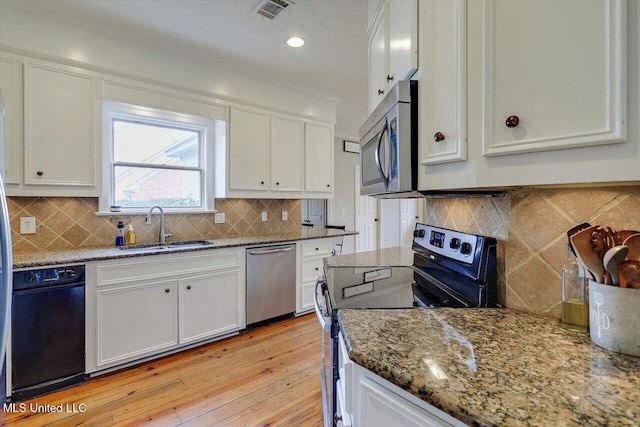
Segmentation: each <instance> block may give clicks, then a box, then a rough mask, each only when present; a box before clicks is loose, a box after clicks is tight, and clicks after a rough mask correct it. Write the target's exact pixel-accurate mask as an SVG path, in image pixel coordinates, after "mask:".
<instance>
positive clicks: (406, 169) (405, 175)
mask: <svg viewBox="0 0 640 427" xmlns="http://www.w3.org/2000/svg"><path fill="white" fill-rule="evenodd" d="M417 169H418V82H417V81H416V80H401V81H399V82H398V83H396V84H395V85H394V86H393V87H392V88H391V90H390V91H389V93H388V94H387V95H386V96H385V97H384V98H383V99H382V101H381V102H380V104H379V105H378V107H377V108H376V109H375V110H374V112H373V113H372V114H371V115H370V116H369V118H368V119H367V120H366V121H365V123H364V124H363V125H362V127H360V174H361V181H360V183H361V186H360V187H361V190H360V194H362V195H370V196H373V197H378V198H410V197H424V195H423V194H421V193H419V192H418V191H417V190H418V170H417Z"/></svg>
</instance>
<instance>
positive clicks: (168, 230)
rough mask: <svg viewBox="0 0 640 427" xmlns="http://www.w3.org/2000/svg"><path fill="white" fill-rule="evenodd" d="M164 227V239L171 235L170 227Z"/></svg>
mask: <svg viewBox="0 0 640 427" xmlns="http://www.w3.org/2000/svg"><path fill="white" fill-rule="evenodd" d="M165 229H166V231H167V232H166V233H164V238H165V240H166V239H168V238H169V237H171V229H170V228H169V227H165Z"/></svg>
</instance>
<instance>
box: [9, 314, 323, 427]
mask: <svg viewBox="0 0 640 427" xmlns="http://www.w3.org/2000/svg"><path fill="white" fill-rule="evenodd" d="M320 365H321V332H320V327H319V326H318V323H317V320H316V317H315V315H313V314H310V315H306V316H302V317H298V318H294V319H287V320H284V321H281V322H278V323H275V324H272V325H268V326H263V327H260V328H257V329H254V330H251V331H249V332H245V333H243V334H241V335H239V336H236V337H232V338H228V339H225V340H222V341H218V342H215V343H212V344H207V345H204V346H201V347H197V348H194V349H191V350H187V351H185V352H183V353H180V354H176V355H172V356H167V357H164V358H162V359H158V360H154V361H151V362H147V363H143V364H141V365H138V366H135V367H132V368H128V369H125V370H122V371H118V372H115V373H112V374H108V375H104V376H101V377H97V378H93V379H90V380H88V381H87V382H86V383H84V384H82V385H79V386H75V387H72V388H69V389H66V390H61V391H58V392H55V393H52V394H48V395H46V396H43V397H40V398H36V399H33V400H30V401H25V402H24V403H25V404H26V405H27V411H26V412H23V413H20V412H6V413H4V412H3V413H2V414H0V423H1V422H4V423H6V425H10V426H12V425H15V426H45V425H46V426H65V427H66V426H77V425H83V426H129V425H152V426H242V427H244V426H305V427H306V426H321V425H322V395H321V389H320ZM34 404H40V405H43V404H48V405H60V404H62V405H63V409H67V408H68V409H70V410H72V409H74V408H76V409H77V408H81V404H84V405H86V412H80V413H75V414H73V413H65V412H62V413H53V412H49V413H35V414H34V413H30V412H29V406H30V405H34Z"/></svg>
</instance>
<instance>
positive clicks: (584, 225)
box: [567, 222, 591, 255]
mask: <svg viewBox="0 0 640 427" xmlns="http://www.w3.org/2000/svg"><path fill="white" fill-rule="evenodd" d="M589 227H591V224H589V223H588V222H583V223H582V224H578V225H576V226H575V227H573V228H570V229H569V231H567V239H568V240H569V249H570V250H571V253H573V255H576V250H575V249H574V248H573V244H572V243H571V236H573V235H574V234H576V233H577V232H578V231H582V230H584V229H585V228H589Z"/></svg>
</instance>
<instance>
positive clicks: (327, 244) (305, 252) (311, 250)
mask: <svg viewBox="0 0 640 427" xmlns="http://www.w3.org/2000/svg"><path fill="white" fill-rule="evenodd" d="M314 255H324V256H329V255H331V239H322V240H313V241H311V242H305V243H303V244H302V256H303V257H305V258H306V257H310V256H314Z"/></svg>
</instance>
